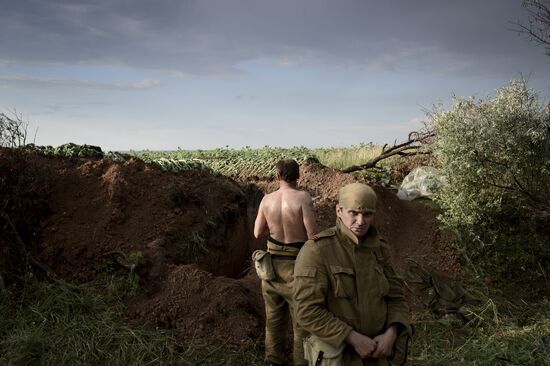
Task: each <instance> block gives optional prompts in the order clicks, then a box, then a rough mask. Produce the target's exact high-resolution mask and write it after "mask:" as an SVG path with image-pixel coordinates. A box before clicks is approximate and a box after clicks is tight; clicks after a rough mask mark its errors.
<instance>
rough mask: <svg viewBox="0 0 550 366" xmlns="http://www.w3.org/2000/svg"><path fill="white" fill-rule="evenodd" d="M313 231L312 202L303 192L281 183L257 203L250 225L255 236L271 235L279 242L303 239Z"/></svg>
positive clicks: (308, 236) (302, 240)
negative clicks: (254, 217)
mask: <svg viewBox="0 0 550 366" xmlns="http://www.w3.org/2000/svg"><path fill="white" fill-rule="evenodd" d="M315 234H316V225H315V217H314V213H313V201H312V200H311V197H310V195H309V194H308V193H307V192H304V191H300V190H298V189H295V188H292V187H288V186H282V187H281V188H279V189H278V190H277V191H275V192H273V193H270V194H268V195H266V196H265V197H264V198H263V199H262V202H261V203H260V208H259V210H258V216H257V217H256V222H255V225H254V235H255V236H256V237H262V236H267V235H269V236H271V237H272V238H273V239H275V240H277V241H280V242H283V243H294V242H304V241H307V240H308V239H310V238H312V237H313V235H315Z"/></svg>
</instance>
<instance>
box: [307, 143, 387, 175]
mask: <svg viewBox="0 0 550 366" xmlns="http://www.w3.org/2000/svg"><path fill="white" fill-rule="evenodd" d="M381 152H382V146H380V145H374V144H373V143H372V142H369V143H368V144H365V143H361V144H359V145H358V146H356V145H352V146H349V147H341V148H334V147H333V148H319V149H315V150H314V153H315V155H316V156H317V157H318V158H319V161H320V162H321V163H322V164H323V165H326V166H328V167H331V168H334V169H345V168H348V167H350V166H354V165H362V164H365V163H366V162H367V161H369V160H371V159H373V158H375V157H376V156H378V155H380V153H381ZM381 163H383V161H382V162H381Z"/></svg>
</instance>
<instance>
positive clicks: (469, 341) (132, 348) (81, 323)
mask: <svg viewBox="0 0 550 366" xmlns="http://www.w3.org/2000/svg"><path fill="white" fill-rule="evenodd" d="M135 281H136V278H135V277H132V276H130V277H120V276H118V277H111V278H109V280H108V281H106V282H105V283H102V284H100V283H95V284H93V285H91V284H89V285H81V286H78V287H77V288H75V287H73V286H66V285H63V284H59V283H57V284H51V283H44V282H39V281H37V280H35V279H28V280H27V281H25V282H20V283H18V284H16V285H12V286H10V287H8V288H7V289H6V290H4V291H3V292H0V364H2V365H13V366H17V365H130V364H131V365H212V366H214V365H253V366H254V365H262V358H263V356H262V354H263V349H262V346H263V342H262V340H261V339H260V340H258V341H257V342H256V343H248V344H243V345H242V346H239V347H235V346H230V345H227V344H224V343H206V342H205V341H204V340H193V341H189V342H187V343H183V342H182V340H181V339H180V338H179V337H178V334H177V333H176V332H175V331H172V330H162V329H154V328H152V327H139V328H131V327H129V326H128V325H126V323H125V321H124V320H123V313H124V301H125V300H126V299H127V298H128V297H129V296H131V293H132V291H129V289H132V288H135V284H134V282H135ZM504 305H505V304H503V305H501V307H502V308H503V309H505V310H503V312H506V315H502V314H500V313H499V311H498V309H499V308H498V306H497V305H496V304H495V302H494V301H493V300H491V299H489V298H485V299H484V303H483V305H481V306H479V307H478V308H477V309H476V310H475V313H474V320H473V321H471V322H470V323H468V324H466V325H464V324H463V323H462V322H461V321H459V320H457V319H455V318H451V317H449V318H444V319H436V318H435V317H434V316H432V315H430V314H429V313H424V314H414V315H415V318H416V319H415V322H414V323H415V329H416V333H415V337H414V339H413V342H412V347H411V360H410V363H409V364H410V365H414V366H436V365H456V366H458V365H494V366H497V365H533V366H534V365H550V302H543V303H541V304H540V305H539V307H538V308H533V307H532V306H528V305H527V304H525V307H524V308H521V307H519V308H518V307H517V306H516V307H515V308H514V311H513V312H511V311H508V310H509V309H511V307H506V306H504ZM514 314H515V315H514ZM518 314H528V316H527V318H525V319H523V320H522V321H521V322H520V321H518V319H520V318H521V317H519V316H517V315H518ZM520 323H521V324H520Z"/></svg>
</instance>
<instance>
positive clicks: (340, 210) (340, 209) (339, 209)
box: [336, 205, 342, 217]
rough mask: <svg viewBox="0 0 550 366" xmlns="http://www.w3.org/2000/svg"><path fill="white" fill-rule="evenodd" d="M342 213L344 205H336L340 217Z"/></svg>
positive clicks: (337, 214)
mask: <svg viewBox="0 0 550 366" xmlns="http://www.w3.org/2000/svg"><path fill="white" fill-rule="evenodd" d="M341 213H342V207H340V206H338V205H336V216H338V217H340V214H341Z"/></svg>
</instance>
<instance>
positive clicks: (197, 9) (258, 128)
mask: <svg viewBox="0 0 550 366" xmlns="http://www.w3.org/2000/svg"><path fill="white" fill-rule="evenodd" d="M0 4H1V7H0V9H2V21H1V22H0V109H1V111H3V112H7V111H11V110H13V109H14V108H16V109H17V111H18V112H20V113H22V114H23V115H24V116H25V118H26V119H28V120H29V121H30V123H31V128H30V130H31V131H30V132H31V135H33V134H34V132H35V130H36V128H38V131H37V133H36V143H38V144H41V145H59V144H62V143H66V142H75V143H88V144H93V145H99V146H101V147H102V148H104V149H105V150H129V149H135V150H137V149H150V150H170V149H176V148H178V147H181V148H183V149H200V148H202V149H208V148H215V147H223V146H226V145H228V146H229V147H234V148H240V147H243V146H247V145H248V146H252V147H260V146H264V145H270V146H300V145H304V146H308V147H319V146H327V147H328V146H349V145H352V144H359V143H361V142H370V141H372V142H392V141H394V140H395V139H398V140H400V139H403V138H405V137H406V136H407V134H408V132H410V131H412V130H414V129H417V128H419V126H420V122H421V121H422V120H423V119H424V118H425V112H424V111H425V109H430V108H432V105H433V104H434V103H440V102H441V103H443V104H444V105H446V106H450V101H451V96H452V95H453V94H455V95H458V96H477V97H486V96H488V95H493V94H494V92H495V90H496V89H497V88H500V87H503V86H505V85H506V84H507V83H508V82H509V81H510V80H512V79H515V78H520V77H522V76H523V77H525V78H528V79H529V85H530V87H531V88H533V89H535V90H536V91H537V92H539V95H540V96H541V99H543V100H546V101H548V99H550V98H549V96H550V57H548V56H545V55H544V48H543V47H540V46H536V45H535V44H533V43H530V42H529V41H528V40H527V39H526V38H525V37H520V36H518V34H517V33H515V32H513V31H511V30H510V29H511V28H513V25H512V24H510V22H512V21H524V20H525V18H526V12H525V10H524V9H523V8H522V7H521V0H460V1H457V0H378V1H374V0H371V1H368V0H330V1H329V0H270V1H268V0H196V1H193V0H167V1H161V0H157V1H152V0H150V1H145V0H86V1H83V0H34V1H32V0H31V1H27V0H18V1H13V0H0Z"/></svg>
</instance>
